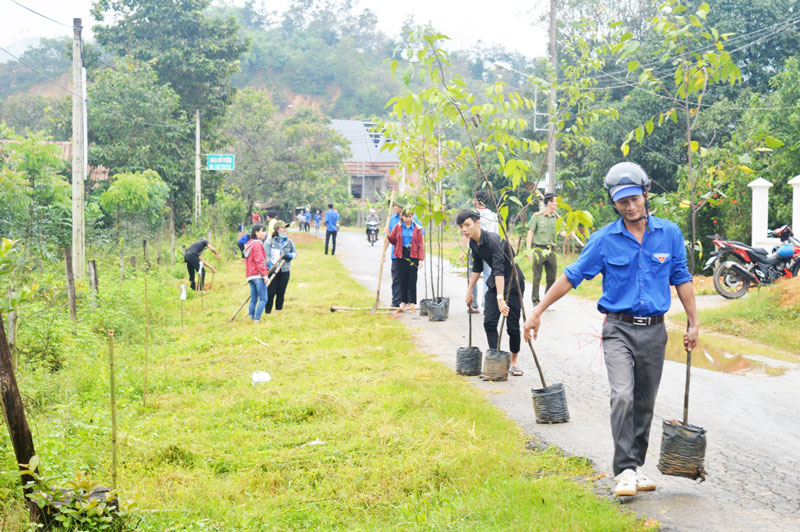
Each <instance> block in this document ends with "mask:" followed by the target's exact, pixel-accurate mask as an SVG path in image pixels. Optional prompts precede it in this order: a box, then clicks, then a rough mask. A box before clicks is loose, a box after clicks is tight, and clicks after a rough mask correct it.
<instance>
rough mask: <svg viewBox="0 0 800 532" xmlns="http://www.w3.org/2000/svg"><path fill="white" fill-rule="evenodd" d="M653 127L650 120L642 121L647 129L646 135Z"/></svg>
mask: <svg viewBox="0 0 800 532" xmlns="http://www.w3.org/2000/svg"><path fill="white" fill-rule="evenodd" d="M653 127H654V125H653V121H652V120H648V121H647V122H645V123H644V128H645V129H646V130H647V134H648V135H649V134H651V133H652V132H653Z"/></svg>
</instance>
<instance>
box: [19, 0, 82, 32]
mask: <svg viewBox="0 0 800 532" xmlns="http://www.w3.org/2000/svg"><path fill="white" fill-rule="evenodd" d="M9 2H11V3H12V4H17V5H18V6H19V7H21V8H22V9H27V10H28V11H30V12H31V13H34V14H36V15H39V16H40V17H42V18H46V19H47V20H49V21H50V22H55V23H56V24H59V25H61V26H64V27H65V28H74V26H73V25H72V24H64V23H63V22H59V21H58V20H55V19H52V18H50V17H48V16H47V15H42V14H41V13H39V12H38V11H35V10H33V9H31V8H29V7H28V6H24V5H22V4H20V3H19V2H17V0H9Z"/></svg>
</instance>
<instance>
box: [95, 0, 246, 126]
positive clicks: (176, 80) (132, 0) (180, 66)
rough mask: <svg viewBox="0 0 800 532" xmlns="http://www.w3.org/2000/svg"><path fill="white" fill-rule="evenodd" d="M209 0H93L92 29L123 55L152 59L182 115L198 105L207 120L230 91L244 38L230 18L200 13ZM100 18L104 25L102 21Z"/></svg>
mask: <svg viewBox="0 0 800 532" xmlns="http://www.w3.org/2000/svg"><path fill="white" fill-rule="evenodd" d="M210 3H211V1H210V0H181V1H180V2H164V1H163V0H97V2H95V4H94V6H93V8H92V16H93V17H94V18H95V19H96V20H97V21H98V22H100V23H101V24H98V25H96V26H94V27H93V28H92V30H93V31H94V35H95V38H96V39H97V41H98V42H99V43H100V44H101V45H102V46H104V47H106V48H107V49H109V50H111V51H113V52H114V53H116V54H118V55H120V56H123V55H131V56H133V57H134V58H135V59H138V60H141V61H153V68H154V69H155V71H156V72H157V74H158V79H159V81H160V82H161V83H169V84H170V86H171V87H172V88H173V89H174V90H175V92H177V93H178V95H179V96H180V99H181V106H182V107H183V109H184V110H185V111H186V112H187V115H190V114H193V113H194V111H195V110H196V109H200V111H201V113H202V115H203V117H204V119H206V120H208V119H211V118H213V117H216V116H219V115H221V114H222V113H223V112H224V109H225V106H226V105H227V104H228V103H229V102H230V99H231V97H232V96H233V92H234V88H233V87H232V86H231V84H230V77H231V76H232V75H233V74H234V73H235V72H237V71H238V69H239V58H240V57H241V56H242V54H243V53H244V52H245V51H246V50H247V48H248V45H249V43H248V39H247V38H246V37H245V36H244V35H242V33H241V27H240V26H239V24H238V23H237V22H236V20H235V19H234V18H227V19H216V18H210V17H208V16H206V15H205V13H204V10H205V9H206V8H207V7H208V6H209V4H210ZM106 19H108V20H109V23H108V24H107V25H103V24H102V22H104V21H105V20H106Z"/></svg>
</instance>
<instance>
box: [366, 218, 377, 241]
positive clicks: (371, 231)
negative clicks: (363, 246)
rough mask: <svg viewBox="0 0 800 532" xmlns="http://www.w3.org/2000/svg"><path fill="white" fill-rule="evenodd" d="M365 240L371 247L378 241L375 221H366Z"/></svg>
mask: <svg viewBox="0 0 800 532" xmlns="http://www.w3.org/2000/svg"><path fill="white" fill-rule="evenodd" d="M367 240H368V241H369V244H370V245H371V246H374V245H375V242H377V241H378V222H377V220H368V221H367Z"/></svg>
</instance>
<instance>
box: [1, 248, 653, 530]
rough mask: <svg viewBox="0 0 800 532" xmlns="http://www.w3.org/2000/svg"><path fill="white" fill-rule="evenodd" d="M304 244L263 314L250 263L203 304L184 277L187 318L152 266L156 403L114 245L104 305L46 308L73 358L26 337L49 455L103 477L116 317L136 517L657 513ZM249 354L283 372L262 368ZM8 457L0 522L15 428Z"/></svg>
mask: <svg viewBox="0 0 800 532" xmlns="http://www.w3.org/2000/svg"><path fill="white" fill-rule="evenodd" d="M298 247H299V252H300V256H299V258H298V259H296V260H295V262H294V264H293V269H292V279H291V282H290V285H289V291H288V301H287V302H286V309H285V311H284V312H283V313H282V314H281V315H278V316H275V315H272V316H270V317H268V318H266V319H263V320H262V321H263V322H264V323H261V324H260V325H254V324H252V323H249V322H247V321H246V319H243V318H242V317H241V316H240V318H239V319H238V320H237V321H236V322H235V323H233V324H231V325H229V324H228V323H227V319H228V318H229V317H230V316H231V315H232V314H233V312H234V310H235V309H236V308H237V306H238V304H239V303H240V302H241V300H242V299H243V298H244V297H245V296H246V294H247V289H246V285H245V282H244V275H243V271H242V270H243V267H242V266H241V264H238V263H234V262H228V263H224V264H222V265H221V267H220V273H219V275H217V276H216V279H215V280H214V285H213V288H212V290H210V291H209V292H207V293H206V294H205V296H204V298H203V301H202V305H203V308H202V309H201V300H200V298H199V297H196V295H195V294H190V296H189V297H190V299H189V300H188V301H187V302H186V325H185V327H184V328H181V326H180V307H179V301H178V297H177V296H178V293H179V285H180V282H181V281H179V280H178V279H177V277H178V276H179V275H180V274H181V271H182V265H177V266H176V267H175V268H174V269H169V268H165V269H163V270H162V271H161V272H160V273H158V272H156V273H155V274H153V277H152V278H151V280H150V285H149V289H150V307H151V318H152V321H153V322H154V330H155V332H154V341H153V343H154V345H153V348H152V350H151V354H150V363H149V375H148V396H147V406H146V407H145V406H143V404H142V399H143V386H142V383H143V371H144V353H143V350H142V348H141V341H142V338H143V336H142V324H143V313H142V310H141V299H140V298H141V287H142V278H141V277H136V276H133V277H132V278H129V279H128V280H126V281H125V283H119V282H117V281H116V277H117V274H116V272H115V270H114V268H113V266H112V264H113V263H112V262H110V261H109V262H108V263H107V264H106V266H104V267H103V268H102V269H101V274H102V277H101V298H102V299H101V306H100V309H99V310H98V311H96V312H94V313H89V310H88V309H87V308H84V307H82V309H81V311H82V322H81V325H80V326H79V327H78V328H77V332H76V334H75V335H74V336H73V335H72V334H71V331H70V329H71V328H72V327H71V325H69V324H68V323H66V324H65V322H64V321H63V320H62V319H61V318H60V317H58V318H53V320H54V321H53V322H52V323H55V324H56V326H57V327H56V328H57V331H56V332H57V336H56V340H57V341H58V342H59V343H58V345H62V346H64V347H65V348H66V349H67V350H68V353H67V354H66V355H65V356H63V357H62V360H61V362H60V369H59V370H58V371H56V372H54V371H52V365H51V366H47V365H45V364H43V363H35V362H34V361H33V360H30V358H31V357H33V355H32V354H31V355H29V356H28V357H26V356H22V357H21V361H22V362H21V368H20V386H21V389H22V390H23V393H24V394H25V397H26V404H28V405H29V416H30V419H29V421H30V422H31V425H32V426H33V428H34V438H35V443H36V445H37V451H38V453H39V454H40V456H41V458H42V464H43V467H44V468H45V470H46V471H47V472H48V473H56V474H62V473H63V474H67V473H69V472H74V471H78V470H86V471H88V472H89V474H90V475H91V476H93V477H94V478H95V479H97V480H98V481H100V482H102V483H104V484H105V485H109V484H110V461H111V460H110V457H111V454H110V414H109V401H108V385H107V383H108V368H107V348H106V343H105V340H104V338H105V336H104V331H105V329H107V328H114V329H116V330H117V333H116V335H117V337H118V343H117V345H116V353H117V358H118V365H117V383H118V394H119V399H118V400H119V426H120V476H119V488H120V490H121V493H122V496H123V497H124V499H126V500H127V501H130V502H133V503H134V504H135V508H136V510H135V511H136V512H137V515H138V516H140V518H141V525H140V526H141V529H142V530H149V531H158V532H163V531H207V530H218V531H226V532H227V531H288V530H347V531H361V530H363V531H387V530H397V531H408V530H419V531H423V530H424V531H433V530H435V531H439V530H465V531H467V530H468V531H487V532H488V531H492V532H494V531H498V530H504V531H506V530H508V531H517V530H519V531H523V530H525V531H528V530H586V531H596V530H609V531H618V530H646V529H650V528H652V526H651V525H648V524H646V523H645V522H644V521H642V520H640V519H637V518H635V516H632V515H631V514H629V513H627V512H625V511H622V510H621V509H620V508H619V507H618V506H617V505H616V504H615V503H613V502H612V501H610V500H608V499H605V498H602V497H599V496H597V495H595V494H594V493H593V484H592V482H591V480H590V478H591V476H592V475H593V471H592V468H591V466H590V464H589V463H588V461H586V460H584V459H581V458H578V457H566V456H563V455H562V454H561V453H560V452H558V451H557V450H556V449H546V450H543V451H539V450H529V449H527V447H526V438H525V436H524V435H523V433H522V431H521V429H520V428H519V427H518V426H516V425H515V424H514V423H513V422H511V421H510V420H508V419H507V418H506V417H505V416H504V415H503V414H502V413H501V412H500V411H499V410H498V409H497V408H495V407H494V406H492V405H490V404H489V403H488V402H487V401H486V399H485V397H483V396H482V395H481V393H480V392H478V391H477V390H476V389H475V388H473V387H472V386H471V385H470V384H469V382H468V381H467V380H466V379H464V378H461V377H458V376H456V375H454V374H453V372H452V371H451V370H449V369H447V368H445V367H444V366H443V365H441V364H440V363H438V362H436V361H435V360H434V359H433V357H432V356H431V355H429V354H426V353H422V352H420V351H419V350H418V349H417V348H416V347H415V346H414V343H413V341H412V338H411V334H410V333H409V331H408V330H407V329H406V328H405V327H404V326H403V325H402V323H399V322H398V321H396V320H393V319H390V318H388V317H386V316H370V315H360V314H354V313H350V314H343V313H335V314H332V313H331V312H329V310H328V308H329V306H330V305H331V304H334V303H335V304H340V305H353V306H367V305H369V304H370V303H371V301H372V297H373V296H372V295H371V294H369V293H368V292H367V291H366V290H365V289H363V288H362V287H361V286H360V285H358V284H357V283H356V282H355V281H353V280H352V279H351V278H350V277H349V276H348V275H347V274H346V272H345V271H344V269H343V267H342V266H341V264H340V263H339V261H338V260H337V259H336V258H333V257H326V256H324V255H323V253H322V244H321V243H320V241H315V242H312V243H303V242H300V243H298ZM37 308H39V307H37ZM41 308H42V309H44V308H45V307H44V305H41ZM42 312H46V310H42ZM243 314H246V311H243ZM45 316H49V315H48V314H45ZM59 316H60V314H59ZM23 319H24V313H23ZM31 319H33V318H31ZM42 323H46V321H45V319H44V318H43V319H42ZM26 334H28V333H26ZM21 335H22V333H21ZM22 336H23V338H26V337H27V338H29V340H28V341H30V342H33V337H32V336H30V335H28V336H25V335H22ZM37 345H38V344H37ZM37 360H38V359H37ZM255 370H263V371H268V372H269V373H270V374H271V375H272V379H273V380H272V381H271V382H268V383H264V384H259V385H255V386H254V385H252V384H251V378H250V375H251V373H252V372H253V371H255ZM531 415H533V413H532V412H531ZM0 463H2V468H1V469H0V485H3V486H12V485H13V486H14V489H13V490H12V491H10V492H8V493H6V494H5V499H3V496H2V493H0V510H2V509H3V508H5V512H6V515H5V516H4V517H2V518H0V530H9V529H10V530H17V529H22V528H23V525H22V524H21V523H23V522H24V521H25V518H24V512H23V510H22V507H21V504H20V501H19V499H18V495H17V493H18V491H19V490H18V488H17V486H18V481H17V480H16V479H17V476H16V472H15V466H14V458H13V452H12V451H11V447H10V443H9V440H8V437H7V435H6V434H5V431H3V433H2V435H0Z"/></svg>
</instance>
